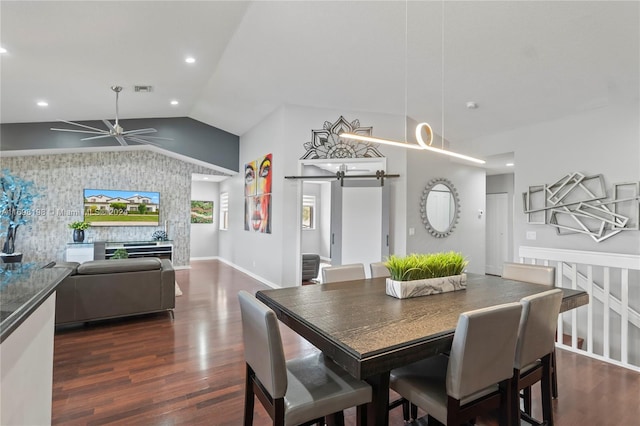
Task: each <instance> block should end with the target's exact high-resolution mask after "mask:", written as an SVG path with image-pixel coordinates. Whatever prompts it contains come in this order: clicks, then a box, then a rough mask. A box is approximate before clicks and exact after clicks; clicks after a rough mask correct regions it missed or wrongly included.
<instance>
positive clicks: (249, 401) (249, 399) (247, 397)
mask: <svg viewBox="0 0 640 426" xmlns="http://www.w3.org/2000/svg"><path fill="white" fill-rule="evenodd" d="M246 366H247V369H246V370H247V371H246V377H245V381H244V426H252V425H253V402H254V400H255V397H254V395H253V380H252V377H253V371H252V370H251V367H249V364H246Z"/></svg>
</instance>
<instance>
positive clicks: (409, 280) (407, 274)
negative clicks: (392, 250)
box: [385, 251, 469, 299]
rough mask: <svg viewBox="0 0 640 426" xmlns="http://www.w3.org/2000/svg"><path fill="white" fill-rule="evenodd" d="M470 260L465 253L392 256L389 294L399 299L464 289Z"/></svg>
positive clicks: (388, 283) (388, 260)
mask: <svg viewBox="0 0 640 426" xmlns="http://www.w3.org/2000/svg"><path fill="white" fill-rule="evenodd" d="M468 264H469V261H468V260H467V259H465V257H464V256H463V255H462V254H461V253H457V252H453V251H450V252H447V253H428V254H410V255H408V256H404V257H399V256H390V257H389V258H388V259H387V262H386V263H385V265H386V267H387V269H389V272H390V274H391V277H390V278H388V279H387V290H386V291H387V294H388V295H390V296H393V297H397V298H399V299H405V298H409V297H417V296H427V295H429V294H437V293H444V292H447V291H456V290H464V289H465V288H466V285H467V276H466V274H464V270H465V268H466V267H467V265H468Z"/></svg>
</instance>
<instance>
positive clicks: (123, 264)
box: [55, 257, 175, 325]
mask: <svg viewBox="0 0 640 426" xmlns="http://www.w3.org/2000/svg"><path fill="white" fill-rule="evenodd" d="M56 266H64V267H71V268H72V269H73V271H72V273H71V275H69V276H68V277H67V278H65V279H64V281H62V283H60V285H59V286H58V288H57V289H56V292H57V295H56V320H55V323H56V325H59V324H71V323H76V322H85V321H94V320H101V319H107V318H117V317H123V316H129V315H138V314H145V313H151V312H158V311H166V310H172V309H173V308H174V307H175V271H174V269H173V266H172V265H171V261H169V260H168V259H158V258H155V257H145V258H131V259H110V260H92V261H89V262H84V263H83V264H78V263H75V262H64V263H61V264H59V265H56Z"/></svg>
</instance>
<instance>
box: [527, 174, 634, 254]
mask: <svg viewBox="0 0 640 426" xmlns="http://www.w3.org/2000/svg"><path fill="white" fill-rule="evenodd" d="M613 188H614V189H613V199H612V200H609V199H607V191H606V188H605V185H604V177H603V176H602V175H594V176H585V175H584V174H582V173H578V172H574V173H569V174H567V175H566V176H564V177H562V178H561V179H559V180H558V181H556V182H555V183H552V184H543V185H533V186H530V187H529V188H528V190H527V192H524V193H523V194H522V201H523V208H524V213H525V214H526V215H527V223H531V224H546V225H551V226H553V227H554V228H556V232H557V234H558V235H568V234H576V233H580V234H586V235H588V236H590V237H591V238H592V239H593V240H594V241H595V242H601V241H604V240H606V239H607V238H610V237H613V236H614V235H617V234H619V233H620V232H622V231H637V230H639V229H640V182H629V183H618V184H615V185H614V186H613Z"/></svg>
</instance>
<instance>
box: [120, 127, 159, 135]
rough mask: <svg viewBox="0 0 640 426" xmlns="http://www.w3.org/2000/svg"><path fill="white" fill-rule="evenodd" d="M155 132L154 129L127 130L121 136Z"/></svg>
mask: <svg viewBox="0 0 640 426" xmlns="http://www.w3.org/2000/svg"><path fill="white" fill-rule="evenodd" d="M155 132H157V130H156V129H151V128H149V129H138V130H129V131H126V132H122V134H123V135H141V134H143V133H155Z"/></svg>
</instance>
